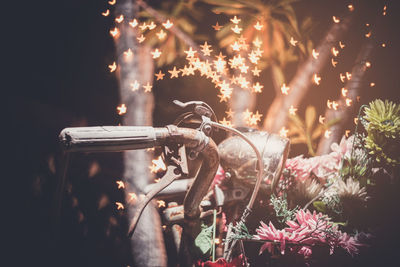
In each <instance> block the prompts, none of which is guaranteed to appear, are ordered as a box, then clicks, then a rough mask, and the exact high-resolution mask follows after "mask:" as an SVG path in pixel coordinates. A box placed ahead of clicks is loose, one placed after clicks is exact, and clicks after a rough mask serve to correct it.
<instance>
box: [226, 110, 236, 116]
mask: <svg viewBox="0 0 400 267" xmlns="http://www.w3.org/2000/svg"><path fill="white" fill-rule="evenodd" d="M225 113H226V116H227V117H228V118H233V115H234V114H235V112H234V111H233V110H232V109H231V108H230V109H229V110H228V111H225Z"/></svg>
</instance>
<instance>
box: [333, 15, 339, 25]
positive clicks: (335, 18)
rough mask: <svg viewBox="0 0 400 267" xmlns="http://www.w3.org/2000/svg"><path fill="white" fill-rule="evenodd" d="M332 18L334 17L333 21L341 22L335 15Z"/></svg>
mask: <svg viewBox="0 0 400 267" xmlns="http://www.w3.org/2000/svg"><path fill="white" fill-rule="evenodd" d="M332 19H333V22H335V23H339V22H340V19H339V18H337V17H335V16H333V17H332Z"/></svg>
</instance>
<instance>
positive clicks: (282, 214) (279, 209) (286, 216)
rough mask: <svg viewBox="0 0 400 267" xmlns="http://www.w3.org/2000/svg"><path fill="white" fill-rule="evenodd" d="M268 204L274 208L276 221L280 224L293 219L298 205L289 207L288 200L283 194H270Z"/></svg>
mask: <svg viewBox="0 0 400 267" xmlns="http://www.w3.org/2000/svg"><path fill="white" fill-rule="evenodd" d="M270 205H271V206H272V207H273V208H274V210H275V214H276V217H277V219H278V221H279V222H280V223H282V224H284V223H285V222H287V221H289V220H293V219H294V218H295V216H296V212H297V210H298V209H299V207H297V206H296V207H295V208H294V209H289V206H288V202H287V200H286V198H285V197H284V196H279V197H276V196H275V195H271V203H270Z"/></svg>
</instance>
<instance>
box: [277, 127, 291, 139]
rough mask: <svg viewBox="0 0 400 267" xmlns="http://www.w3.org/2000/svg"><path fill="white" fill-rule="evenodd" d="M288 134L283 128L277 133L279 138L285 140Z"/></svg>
mask: <svg viewBox="0 0 400 267" xmlns="http://www.w3.org/2000/svg"><path fill="white" fill-rule="evenodd" d="M288 132H289V130H287V129H286V128H285V127H282V129H281V130H280V131H279V135H280V136H281V137H284V138H286V137H287V134H288Z"/></svg>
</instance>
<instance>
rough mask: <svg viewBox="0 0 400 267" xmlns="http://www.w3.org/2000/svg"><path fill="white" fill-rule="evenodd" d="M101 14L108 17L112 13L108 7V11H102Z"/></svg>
mask: <svg viewBox="0 0 400 267" xmlns="http://www.w3.org/2000/svg"><path fill="white" fill-rule="evenodd" d="M101 15H103V16H104V17H107V16H108V15H110V10H109V9H107V10H106V11H104V12H103V13H101Z"/></svg>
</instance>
